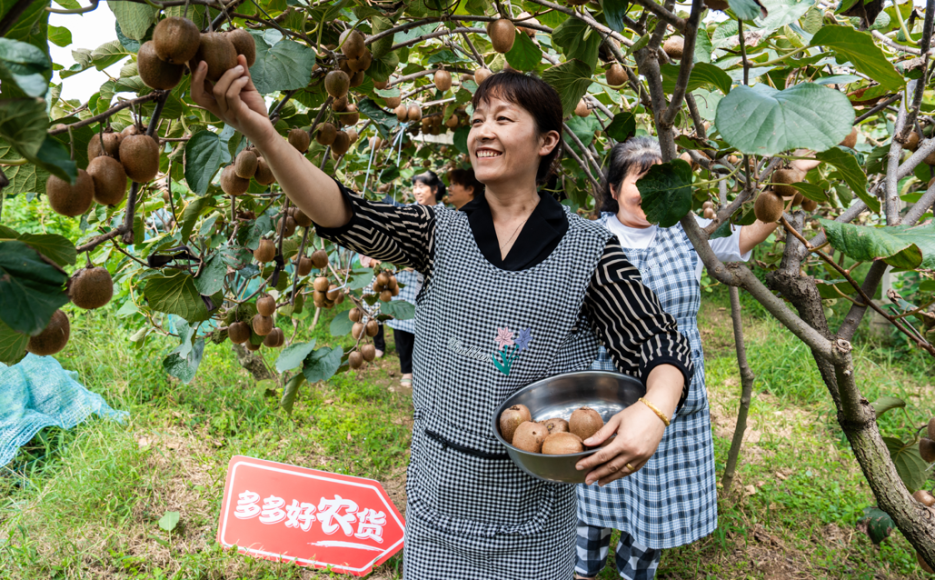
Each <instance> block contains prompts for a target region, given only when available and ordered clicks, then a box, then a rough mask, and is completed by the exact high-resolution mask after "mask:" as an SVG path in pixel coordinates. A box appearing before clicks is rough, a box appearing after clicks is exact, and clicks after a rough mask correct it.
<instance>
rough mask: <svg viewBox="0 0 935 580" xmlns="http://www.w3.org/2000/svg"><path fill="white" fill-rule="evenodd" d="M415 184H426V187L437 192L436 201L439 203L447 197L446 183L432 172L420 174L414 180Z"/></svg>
mask: <svg viewBox="0 0 935 580" xmlns="http://www.w3.org/2000/svg"><path fill="white" fill-rule="evenodd" d="M412 182H413V183H424V184H425V185H427V186H429V187H430V188H432V190H433V191H434V192H435V201H436V202H437V201H438V200H440V199H441V198H443V197H445V192H446V191H447V190H446V189H445V183H444V182H443V181H442V180H441V179H439V178H438V175H437V174H436V173H435V172H434V171H432V170H428V171H426V172H425V173H420V174H419V175H416V176H415V177H413V178H412Z"/></svg>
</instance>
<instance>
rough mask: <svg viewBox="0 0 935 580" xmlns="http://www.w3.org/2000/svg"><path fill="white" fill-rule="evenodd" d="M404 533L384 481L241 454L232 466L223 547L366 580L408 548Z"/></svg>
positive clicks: (225, 503)
mask: <svg viewBox="0 0 935 580" xmlns="http://www.w3.org/2000/svg"><path fill="white" fill-rule="evenodd" d="M404 530H405V522H404V521H403V517H402V516H401V515H400V513H399V511H397V510H396V506H394V505H393V502H392V501H390V498H389V496H387V494H386V491H384V489H383V487H382V486H381V485H380V483H379V482H378V481H374V480H372V479H364V478H361V477H350V476H347V475H339V474H336V473H328V472H327V471H318V470H315V469H306V468H303V467H295V466H292V465H286V464H284V463H275V462H273V461H263V460H262V459H253V458H251V457H243V456H240V455H237V456H234V457H232V458H231V460H230V463H229V464H228V466H227V483H226V485H225V486H224V499H223V503H222V505H221V518H220V522H219V523H218V542H220V543H221V545H223V546H224V547H225V548H230V547H232V546H236V547H237V549H238V550H239V551H240V552H241V553H243V554H250V555H252V556H258V557H261V558H266V559H269V560H276V561H292V562H295V563H296V564H299V565H302V566H314V567H315V568H325V567H329V566H330V569H331V570H334V571H335V572H341V573H344V574H353V575H354V576H364V575H366V574H369V573H370V571H371V570H372V569H373V567H374V566H377V565H379V564H382V563H383V562H385V561H386V560H387V559H388V558H389V557H390V556H392V555H393V554H395V553H396V552H398V551H399V550H401V549H402V547H403V532H404Z"/></svg>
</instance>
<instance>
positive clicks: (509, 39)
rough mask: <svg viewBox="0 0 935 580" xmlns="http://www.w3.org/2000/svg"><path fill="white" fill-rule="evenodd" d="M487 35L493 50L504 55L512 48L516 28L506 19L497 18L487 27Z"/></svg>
mask: <svg viewBox="0 0 935 580" xmlns="http://www.w3.org/2000/svg"><path fill="white" fill-rule="evenodd" d="M487 34H488V35H489V36H490V43H491V44H492V45H493V49H494V50H496V51H497V52H499V53H500V54H504V53H507V52H510V49H511V48H513V41H514V40H516V27H515V26H513V23H512V22H511V21H509V20H507V19H506V18H499V19H497V20H494V21H493V22H491V23H490V24H489V25H487Z"/></svg>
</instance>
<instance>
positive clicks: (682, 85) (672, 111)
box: [647, 0, 935, 127]
mask: <svg viewBox="0 0 935 580" xmlns="http://www.w3.org/2000/svg"><path fill="white" fill-rule="evenodd" d="M647 1H648V2H650V3H652V4H653V5H656V3H655V2H653V1H652V0H647ZM933 1H935V0H933ZM704 10H705V6H704V4H703V3H702V2H701V0H692V11H691V14H690V15H689V17H688V22H687V23H686V24H685V28H684V29H683V30H682V32H683V34H684V36H683V38H684V46H683V49H682V62H681V63H679V76H678V78H677V79H676V81H675V90H673V91H672V96H671V97H670V98H669V108H668V109H666V110H665V111H664V112H663V111H659V113H661V116H662V118H661V119H660V124H661V125H662V126H663V127H671V126H672V123H673V122H674V121H675V116H676V115H677V114H678V112H679V111H680V110H681V109H682V99H683V98H684V97H685V90H686V88H687V87H688V79H689V77H690V76H691V74H692V65H693V61H694V58H693V55H694V54H695V39H696V38H697V36H698V21H699V20H701V13H702V12H704ZM744 71H746V68H744ZM744 84H746V82H744Z"/></svg>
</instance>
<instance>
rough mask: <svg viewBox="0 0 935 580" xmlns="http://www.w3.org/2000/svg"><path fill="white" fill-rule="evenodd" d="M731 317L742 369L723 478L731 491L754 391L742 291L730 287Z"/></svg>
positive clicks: (739, 364) (738, 362) (723, 483)
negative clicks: (748, 355)
mask: <svg viewBox="0 0 935 580" xmlns="http://www.w3.org/2000/svg"><path fill="white" fill-rule="evenodd" d="M730 317H731V321H732V322H733V325H734V345H735V347H736V351H737V366H738V368H739V369H740V385H741V386H740V408H739V409H738V410H737V424H736V426H735V427H734V437H733V439H732V440H731V442H730V451H729V452H728V453H727V466H726V467H725V468H724V475H723V477H722V478H721V485H722V486H723V488H724V491H726V492H728V493H730V489H731V484H732V483H733V481H734V471H735V469H736V467H737V458H738V456H739V455H740V447H741V445H742V444H743V435H744V432H745V431H746V430H747V413H748V412H749V410H750V398H751V394H752V393H753V380H754V378H755V377H754V375H753V371H752V370H750V365H749V364H748V363H747V348H746V346H745V345H744V342H743V321H742V319H741V316H740V291H739V290H738V289H737V288H735V287H733V286H731V287H730Z"/></svg>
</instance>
